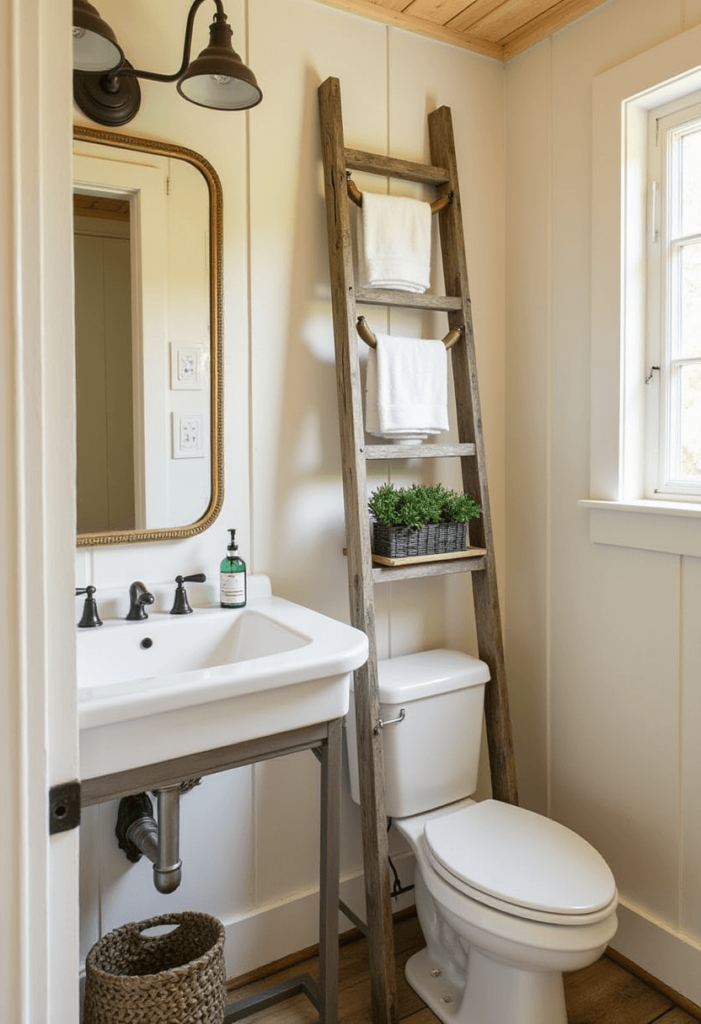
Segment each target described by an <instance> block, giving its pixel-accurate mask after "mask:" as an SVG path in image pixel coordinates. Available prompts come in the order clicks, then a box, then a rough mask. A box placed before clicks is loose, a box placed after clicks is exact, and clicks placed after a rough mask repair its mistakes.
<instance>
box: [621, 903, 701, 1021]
mask: <svg viewBox="0 0 701 1024" xmlns="http://www.w3.org/2000/svg"><path fill="white" fill-rule="evenodd" d="M611 947H612V948H613V949H614V950H615V951H616V952H617V953H622V954H623V956H624V957H626V958H627V959H628V960H632V961H633V963H634V964H637V965H638V967H642V969H643V970H644V971H647V973H648V974H651V975H652V976H653V977H654V978H657V979H658V980H659V981H661V982H663V983H664V984H665V985H667V986H669V988H671V989H674V991H675V992H678V993H679V994H680V995H682V996H684V997H685V998H686V999H690V1000H691V1002H693V1003H696V1005H697V1006H701V943H699V942H698V941H696V940H695V939H694V938H692V937H691V936H690V935H686V934H684V933H683V932H680V931H676V930H675V929H674V928H672V927H671V926H670V925H669V924H667V923H666V922H664V921H660V920H657V919H655V918H653V917H651V916H650V915H649V914H646V913H645V912H644V911H643V910H642V909H641V908H640V907H636V906H634V905H633V904H630V903H627V902H626V901H624V900H622V901H621V903H620V905H619V908H618V931H617V933H616V935H615V936H614V938H613V941H612V942H611Z"/></svg>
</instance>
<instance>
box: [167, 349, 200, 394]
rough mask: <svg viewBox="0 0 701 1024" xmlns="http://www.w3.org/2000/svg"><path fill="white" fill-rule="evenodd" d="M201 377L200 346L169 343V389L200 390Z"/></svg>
mask: <svg viewBox="0 0 701 1024" xmlns="http://www.w3.org/2000/svg"><path fill="white" fill-rule="evenodd" d="M202 377H203V374H202V346H201V345H178V344H174V343H171V346H170V388H171V391H201V390H202Z"/></svg>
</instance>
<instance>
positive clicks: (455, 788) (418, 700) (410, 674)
mask: <svg viewBox="0 0 701 1024" xmlns="http://www.w3.org/2000/svg"><path fill="white" fill-rule="evenodd" d="M377 667H378V676H379V690H380V705H381V710H380V717H381V719H382V721H383V722H387V723H390V724H387V725H385V726H384V727H383V729H382V739H383V750H384V762H385V813H386V814H387V815H388V816H389V817H392V818H407V817H409V816H410V815H412V814H419V813H421V812H422V811H428V810H430V809H432V808H433V807H442V806H443V805H444V804H449V803H453V802H454V801H456V800H460V799H462V798H463V797H466V796H470V795H471V794H472V793H474V791H475V789H476V787H477V771H478V767H479V755H480V743H481V739H482V718H483V705H484V687H485V683H487V681H488V680H489V669H488V667H487V665H486V664H485V663H484V662H483V661H480V660H479V659H477V658H473V657H471V656H470V655H469V654H462V653H461V652H460V651H449V650H444V649H440V650H435V651H422V652H420V653H418V654H406V655H403V656H402V657H400V658H391V659H390V660H388V661H380V662H378V666H377ZM354 686H355V682H353V683H351V695H350V709H349V712H348V717H347V719H346V742H347V752H348V767H349V772H350V784H351V795H352V797H353V799H354V800H355V802H356V803H360V788H359V782H358V751H357V744H356V724H355V693H354ZM402 712H403V716H402ZM396 718H401V719H402V720H401V721H398V722H392V721H391V720H392V719H396Z"/></svg>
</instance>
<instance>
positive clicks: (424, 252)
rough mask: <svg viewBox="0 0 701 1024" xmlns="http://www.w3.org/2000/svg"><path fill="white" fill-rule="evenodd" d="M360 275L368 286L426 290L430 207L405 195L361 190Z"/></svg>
mask: <svg viewBox="0 0 701 1024" xmlns="http://www.w3.org/2000/svg"><path fill="white" fill-rule="evenodd" d="M361 222H362V230H361V232H360V245H359V251H360V261H359V264H360V265H359V270H360V277H361V280H362V281H363V283H364V284H366V285H367V287H369V288H391V289H393V290H399V291H406V292H416V293H417V294H421V293H423V292H425V291H426V289H427V288H428V287H429V284H430V282H431V207H430V205H429V204H428V203H424V202H421V201H420V200H418V199H409V198H408V197H406V196H382V195H376V194H375V193H373V192H364V193H363V207H362V217H361Z"/></svg>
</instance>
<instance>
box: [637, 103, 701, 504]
mask: <svg viewBox="0 0 701 1024" xmlns="http://www.w3.org/2000/svg"><path fill="white" fill-rule="evenodd" d="M699 130H701V93H699V92H697V93H694V94H692V95H684V96H682V97H681V98H680V99H677V100H675V101H674V102H672V103H671V104H670V103H667V104H665V105H664V106H661V107H656V108H654V109H653V110H651V111H650V113H649V114H648V127H647V134H648V164H647V169H648V197H649V202H648V223H647V240H648V241H647V360H646V363H647V371H646V376H645V400H646V402H645V404H646V424H645V427H646V436H645V490H644V497H647V498H654V499H656V498H662V499H665V498H666V499H667V500H669V501H696V502H701V480H699V481H696V482H691V481H684V480H682V479H681V476H680V473H679V469H678V466H677V464H676V463H677V455H678V445H677V444H676V443H675V438H676V435H677V432H678V430H679V427H680V423H679V415H678V413H679V401H678V397H677V400H675V398H674V392H675V391H678V389H679V379H680V371H681V368H682V367H683V366H688V365H694V364H696V365H699V364H700V363H701V357H696V358H692V357H689V356H685V357H682V356H680V355H679V354H678V340H679V328H680V318H679V315H678V308H677V303H676V301H674V300H675V298H676V296H677V292H678V275H679V270H680V258H681V254H682V251H683V249H684V247H685V246H687V245H690V244H698V243H699V242H700V241H701V232H697V233H696V234H694V235H687V236H683V235H682V226H681V223H680V221H681V205H680V203H679V202H678V198H679V197H678V194H677V192H676V191H675V190H676V188H677V186H678V182H679V167H678V162H679V156H680V148H681V146H680V143H681V140H682V139H683V138H684V136H686V135H689V134H690V133H691V132H698V131H699Z"/></svg>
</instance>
